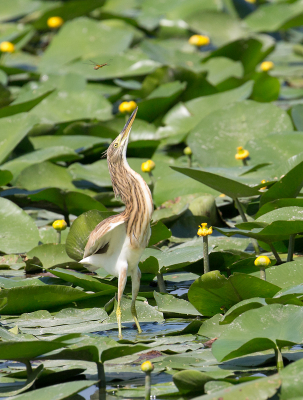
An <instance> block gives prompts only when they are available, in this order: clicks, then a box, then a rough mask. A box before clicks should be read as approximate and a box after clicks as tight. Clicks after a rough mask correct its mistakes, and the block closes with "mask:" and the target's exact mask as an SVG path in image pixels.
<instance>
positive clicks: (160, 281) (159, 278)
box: [157, 272, 167, 293]
mask: <svg viewBox="0 0 303 400" xmlns="http://www.w3.org/2000/svg"><path fill="white" fill-rule="evenodd" d="M157 282H158V288H159V290H160V292H161V293H167V291H166V286H165V282H164V278H163V274H161V272H159V273H158V274H157Z"/></svg>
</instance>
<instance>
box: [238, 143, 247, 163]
mask: <svg viewBox="0 0 303 400" xmlns="http://www.w3.org/2000/svg"><path fill="white" fill-rule="evenodd" d="M247 157H249V151H248V150H245V149H243V147H242V146H239V147H237V154H236V155H235V159H236V160H245V158H247Z"/></svg>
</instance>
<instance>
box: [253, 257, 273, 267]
mask: <svg viewBox="0 0 303 400" xmlns="http://www.w3.org/2000/svg"><path fill="white" fill-rule="evenodd" d="M270 263H271V261H270V258H268V257H267V256H259V257H257V258H256V259H255V266H256V267H267V266H268V265H270Z"/></svg>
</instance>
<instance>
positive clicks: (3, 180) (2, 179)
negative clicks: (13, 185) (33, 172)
mask: <svg viewBox="0 0 303 400" xmlns="http://www.w3.org/2000/svg"><path fill="white" fill-rule="evenodd" d="M12 179H13V175H12V173H11V172H10V171H7V170H1V171H0V186H5V185H7V184H8V183H9V182H10V181H11V180H12Z"/></svg>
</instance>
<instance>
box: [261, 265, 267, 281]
mask: <svg viewBox="0 0 303 400" xmlns="http://www.w3.org/2000/svg"><path fill="white" fill-rule="evenodd" d="M260 279H263V281H266V272H265V268H264V267H260Z"/></svg>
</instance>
